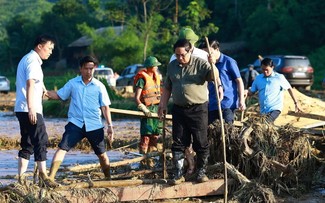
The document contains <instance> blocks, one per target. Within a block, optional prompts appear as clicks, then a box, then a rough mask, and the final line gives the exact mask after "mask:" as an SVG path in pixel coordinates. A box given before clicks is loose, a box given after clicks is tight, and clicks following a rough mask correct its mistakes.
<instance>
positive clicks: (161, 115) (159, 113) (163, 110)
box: [158, 105, 167, 121]
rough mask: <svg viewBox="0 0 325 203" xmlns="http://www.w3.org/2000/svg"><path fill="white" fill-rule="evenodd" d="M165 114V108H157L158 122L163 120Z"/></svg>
mask: <svg viewBox="0 0 325 203" xmlns="http://www.w3.org/2000/svg"><path fill="white" fill-rule="evenodd" d="M165 114H167V109H166V107H165V106H161V105H159V106H158V117H159V120H160V121H162V120H163V119H164V116H165Z"/></svg>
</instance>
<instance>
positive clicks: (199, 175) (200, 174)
mask: <svg viewBox="0 0 325 203" xmlns="http://www.w3.org/2000/svg"><path fill="white" fill-rule="evenodd" d="M196 181H197V182H199V183H204V182H208V181H209V178H208V176H207V175H206V174H205V170H204V169H201V170H198V173H197V178H196Z"/></svg>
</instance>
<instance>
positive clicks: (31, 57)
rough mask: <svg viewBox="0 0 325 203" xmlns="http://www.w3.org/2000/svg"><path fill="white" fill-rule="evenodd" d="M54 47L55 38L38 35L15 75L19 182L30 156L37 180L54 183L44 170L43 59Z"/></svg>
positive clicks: (21, 181)
mask: <svg viewBox="0 0 325 203" xmlns="http://www.w3.org/2000/svg"><path fill="white" fill-rule="evenodd" d="M53 49H54V38H52V37H51V36H48V35H41V36H39V37H37V38H36V40H35V42H34V49H33V50H31V51H30V52H29V53H28V54H26V55H25V56H24V57H23V58H22V59H21V60H20V62H19V64H18V69H17V78H16V103H15V109H14V111H15V113H16V116H17V118H18V121H19V125H20V134H21V141H20V146H21V150H19V152H18V157H19V159H18V182H20V183H21V184H24V182H25V175H24V173H25V172H26V171H27V168H28V163H29V159H30V156H31V155H32V154H34V160H35V162H36V163H37V166H38V169H39V180H40V182H39V184H40V185H41V186H47V187H56V186H58V185H57V184H56V183H55V182H53V181H51V180H49V178H48V176H47V173H46V154H47V146H46V145H47V143H48V135H47V132H46V128H45V124H44V119H43V105H42V98H43V94H46V88H45V86H44V82H43V77H44V76H43V71H42V67H41V65H42V63H43V61H42V60H46V59H48V58H49V57H50V55H51V54H52V51H53Z"/></svg>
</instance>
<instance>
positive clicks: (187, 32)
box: [178, 27, 199, 45]
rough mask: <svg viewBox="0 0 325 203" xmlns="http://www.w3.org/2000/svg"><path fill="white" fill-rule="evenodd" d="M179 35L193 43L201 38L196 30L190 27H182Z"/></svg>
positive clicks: (180, 37)
mask: <svg viewBox="0 0 325 203" xmlns="http://www.w3.org/2000/svg"><path fill="white" fill-rule="evenodd" d="M178 37H179V39H187V40H188V41H190V43H191V44H192V45H194V44H195V42H197V41H198V40H199V37H198V36H197V35H196V34H195V32H194V31H193V30H192V29H191V28H188V27H185V28H182V29H181V30H180V31H179V35H178Z"/></svg>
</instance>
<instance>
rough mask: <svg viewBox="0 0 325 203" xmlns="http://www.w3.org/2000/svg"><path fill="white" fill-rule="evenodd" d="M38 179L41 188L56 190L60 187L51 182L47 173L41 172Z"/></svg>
mask: <svg viewBox="0 0 325 203" xmlns="http://www.w3.org/2000/svg"><path fill="white" fill-rule="evenodd" d="M38 177H39V180H38V181H39V182H38V184H39V186H40V187H49V188H56V187H58V186H60V184H58V183H56V182H54V181H53V180H50V179H49V177H48V176H47V174H46V173H43V172H39V175H38Z"/></svg>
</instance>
